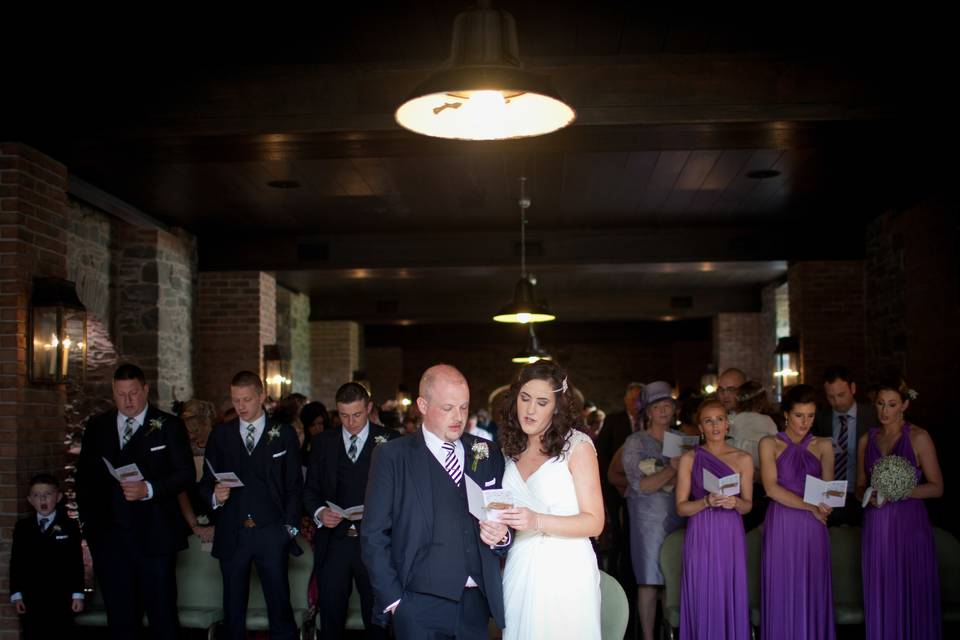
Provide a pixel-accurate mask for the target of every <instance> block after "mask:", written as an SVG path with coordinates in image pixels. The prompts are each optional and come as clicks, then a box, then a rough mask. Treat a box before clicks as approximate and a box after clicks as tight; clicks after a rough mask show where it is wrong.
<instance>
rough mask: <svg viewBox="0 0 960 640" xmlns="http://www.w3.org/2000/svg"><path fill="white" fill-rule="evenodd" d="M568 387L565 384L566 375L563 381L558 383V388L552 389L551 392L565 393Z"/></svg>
mask: <svg viewBox="0 0 960 640" xmlns="http://www.w3.org/2000/svg"><path fill="white" fill-rule="evenodd" d="M568 388H569V387H568V386H567V379H566V377H564V379H563V382H561V383H560V388H558V389H554V390H553V392H554V393H566V392H567V389H568Z"/></svg>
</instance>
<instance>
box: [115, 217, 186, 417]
mask: <svg viewBox="0 0 960 640" xmlns="http://www.w3.org/2000/svg"><path fill="white" fill-rule="evenodd" d="M114 253H115V259H114V263H115V290H116V302H115V304H114V308H115V309H116V315H115V326H116V335H117V341H116V342H117V347H118V349H119V351H120V352H121V353H122V354H123V356H124V358H126V359H127V360H129V361H130V362H134V363H136V364H137V365H138V366H139V367H140V368H141V369H143V372H144V374H145V375H146V377H147V380H149V381H150V382H151V389H150V396H151V398H152V399H153V400H154V401H155V402H158V404H159V405H160V407H161V408H163V409H166V410H170V408H171V405H172V403H173V402H174V400H189V399H191V398H192V397H193V384H194V383H193V366H192V365H193V305H194V295H193V292H194V278H195V275H196V264H197V259H196V241H195V240H194V238H193V237H192V236H190V235H189V234H187V233H185V232H183V231H182V230H175V231H174V232H172V233H171V232H167V231H162V230H159V229H142V228H137V227H133V226H130V225H126V224H122V223H118V224H117V233H116V246H115V248H114Z"/></svg>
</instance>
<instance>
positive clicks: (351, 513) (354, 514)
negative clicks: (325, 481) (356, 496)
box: [327, 500, 363, 522]
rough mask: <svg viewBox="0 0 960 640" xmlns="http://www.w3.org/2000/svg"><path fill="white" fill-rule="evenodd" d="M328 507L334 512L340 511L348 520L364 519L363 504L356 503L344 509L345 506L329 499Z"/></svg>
mask: <svg viewBox="0 0 960 640" xmlns="http://www.w3.org/2000/svg"><path fill="white" fill-rule="evenodd" d="M327 508H328V509H332V510H333V512H334V513H339V514H340V515H341V516H343V518H344V519H346V520H350V521H352V522H356V521H357V520H363V505H362V504H358V505H354V506H352V507H347V508H346V509H344V508H343V507H338V506H337V505H335V504H333V503H332V502H330V501H329V500H327Z"/></svg>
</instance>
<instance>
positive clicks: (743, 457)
mask: <svg viewBox="0 0 960 640" xmlns="http://www.w3.org/2000/svg"><path fill="white" fill-rule="evenodd" d="M696 421H697V424H698V425H699V427H700V432H701V433H702V434H703V437H704V439H705V440H706V442H705V444H703V445H701V446H699V447H697V448H696V449H694V450H693V451H688V452H687V453H685V454H683V456H681V458H680V469H679V471H678V472H677V513H678V514H680V515H681V516H684V517H689V521H688V523H687V533H686V537H685V539H684V542H683V579H682V581H681V583H680V637H681V638H691V639H695V640H747V639H749V638H750V603H749V594H748V592H747V543H746V538H745V537H744V533H743V518H742V516H743V514H745V513H748V512H749V511H750V508H751V507H752V506H753V505H752V503H751V498H752V492H753V458H752V457H751V456H750V454H749V453H746V452H745V451H740V450H739V449H735V448H733V447H731V446H730V445H728V444H727V443H726V442H724V438H725V437H726V435H727V426H728V425H727V411H726V409H724V408H723V405H722V404H721V403H720V401H719V400H716V399H710V400H707V401H705V402H704V403H703V404H701V405H700V408H699V409H698V410H697V418H696ZM704 469H706V470H708V471H710V472H711V473H712V474H713V475H715V476H717V477H718V478H720V477H723V476H727V475H730V474H732V473H739V474H740V495H739V496H723V495H721V494H716V493H715V494H708V493H707V492H706V491H705V490H704V488H703V470H704Z"/></svg>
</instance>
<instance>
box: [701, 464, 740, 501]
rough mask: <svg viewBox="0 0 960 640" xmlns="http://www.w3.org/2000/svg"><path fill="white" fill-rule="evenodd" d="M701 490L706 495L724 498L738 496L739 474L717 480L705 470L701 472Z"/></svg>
mask: <svg viewBox="0 0 960 640" xmlns="http://www.w3.org/2000/svg"><path fill="white" fill-rule="evenodd" d="M703 488H704V490H705V491H706V492H707V493H719V494H721V495H724V496H738V495H740V474H739V473H731V474H730V475H729V476H723V477H722V478H718V477H717V476H715V475H713V474H712V473H710V472H709V471H707V470H706V469H704V470H703Z"/></svg>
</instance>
